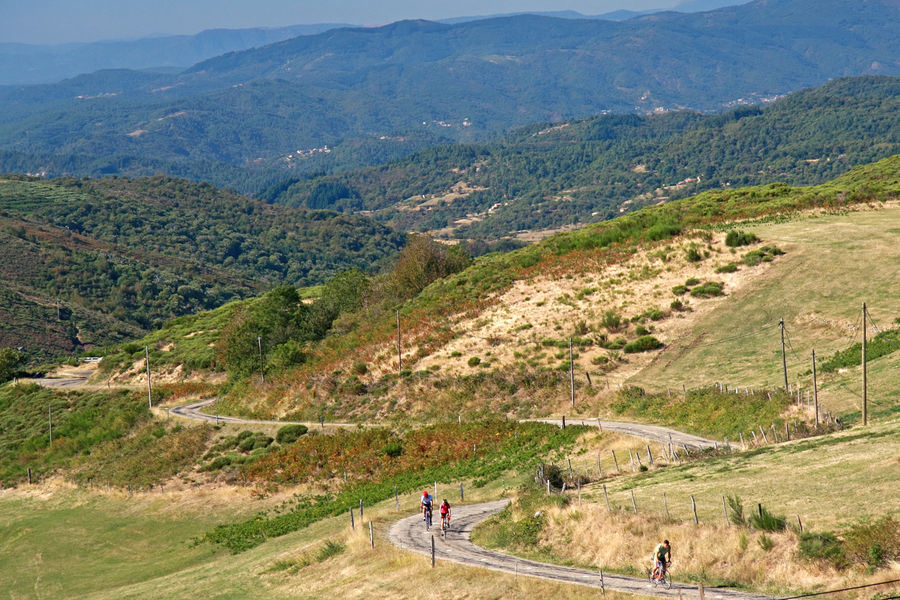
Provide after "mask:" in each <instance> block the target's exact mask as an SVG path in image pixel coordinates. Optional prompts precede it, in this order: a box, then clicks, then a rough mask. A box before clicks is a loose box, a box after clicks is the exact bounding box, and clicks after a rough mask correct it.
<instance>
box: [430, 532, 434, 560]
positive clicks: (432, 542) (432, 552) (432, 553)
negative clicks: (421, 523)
mask: <svg viewBox="0 0 900 600" xmlns="http://www.w3.org/2000/svg"><path fill="white" fill-rule="evenodd" d="M431 568H432V569H433V568H434V534H433V533H432V534H431Z"/></svg>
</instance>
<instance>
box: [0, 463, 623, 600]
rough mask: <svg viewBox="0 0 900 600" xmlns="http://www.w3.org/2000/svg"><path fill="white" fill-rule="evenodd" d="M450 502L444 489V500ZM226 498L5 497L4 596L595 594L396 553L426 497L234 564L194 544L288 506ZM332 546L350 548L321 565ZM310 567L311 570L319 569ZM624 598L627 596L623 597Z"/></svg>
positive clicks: (475, 492)
mask: <svg viewBox="0 0 900 600" xmlns="http://www.w3.org/2000/svg"><path fill="white" fill-rule="evenodd" d="M513 485H515V481H514V480H512V479H510V478H509V477H503V478H500V479H498V480H497V481H495V482H492V483H491V484H490V485H488V486H486V487H484V488H480V489H476V488H472V489H471V493H468V494H467V500H470V501H472V502H477V501H483V500H488V499H493V498H496V497H499V496H501V495H506V494H508V493H509V489H508V486H513ZM441 493H443V492H441ZM283 499H284V496H281V497H271V498H264V499H259V498H257V497H254V496H252V495H251V494H250V493H249V490H248V491H244V492H241V491H240V490H231V489H221V490H201V491H199V492H198V491H184V492H177V493H166V494H163V495H156V494H143V495H135V496H134V497H131V498H129V497H127V496H124V495H113V496H108V495H106V494H101V493H91V492H88V491H84V490H73V489H68V488H56V489H54V490H52V492H51V491H50V490H33V489H23V490H20V491H7V492H4V493H3V494H0V524H2V527H0V548H2V549H3V551H2V552H0V588H2V589H3V590H4V591H5V593H6V595H7V596H8V597H10V598H14V599H19V598H75V597H77V598H90V599H96V600H101V599H116V600H122V599H127V598H141V599H143V598H155V599H160V600H165V599H168V598H186V597H206V598H216V599H227V598H235V599H237V598H241V599H245V598H246V599H253V598H267V599H269V598H322V597H341V598H374V597H385V598H386V597H395V598H411V597H420V598H438V597H440V598H442V599H443V598H451V599H453V598H459V599H462V598H501V597H510V596H514V597H516V598H524V599H535V600H539V599H541V598H546V597H554V598H572V599H578V600H580V599H587V598H594V597H595V596H596V593H595V590H591V589H590V588H581V587H578V586H568V585H561V584H554V583H549V582H540V581H536V580H531V579H527V578H525V577H520V578H518V579H516V578H515V577H513V576H507V575H500V574H496V573H493V572H488V571H484V570H481V569H473V568H464V567H460V566H456V565H450V564H443V563H438V566H437V568H436V569H434V570H432V569H431V568H430V563H429V561H428V559H426V558H425V557H422V556H418V555H414V554H411V553H408V552H405V551H402V550H400V549H397V548H394V547H392V546H391V545H390V544H389V542H388V541H387V540H386V539H385V537H384V536H385V534H386V530H387V527H388V526H389V524H390V523H391V522H393V520H395V519H396V518H399V517H400V516H405V515H406V514H409V513H410V512H414V511H415V507H416V503H417V493H413V494H407V495H403V496H401V506H402V507H403V510H402V511H401V512H399V513H398V512H397V511H396V510H395V509H394V502H393V500H390V501H387V502H383V503H380V504H378V505H376V506H372V507H370V508H367V509H366V521H368V520H369V519H372V520H373V523H374V528H375V532H376V548H375V550H371V549H370V548H369V540H368V533H367V529H365V530H364V529H363V528H361V527H359V524H358V523H357V529H356V530H355V531H351V529H350V526H349V523H348V521H347V519H346V517H337V518H332V519H326V520H324V521H320V522H318V523H315V524H313V525H312V526H310V527H309V528H307V529H303V530H301V531H298V532H294V533H290V534H287V535H285V536H282V537H279V538H274V539H272V540H270V541H268V542H267V543H265V544H263V545H261V546H258V547H257V548H253V549H251V550H248V551H247V552H243V553H241V554H237V555H232V554H229V553H228V552H226V551H224V550H221V549H219V548H218V547H216V546H214V545H212V544H200V545H194V544H193V543H192V539H193V538H194V537H196V536H198V535H202V533H203V532H205V530H207V529H208V528H210V527H211V526H212V525H213V524H214V523H215V522H216V521H219V520H222V519H227V518H240V517H241V516H242V515H247V514H249V513H252V512H253V511H255V510H258V509H260V508H262V507H271V506H274V505H277V504H278V503H279V501H281V500H283ZM326 541H331V542H333V543H334V544H337V545H339V546H343V550H342V551H338V552H337V553H336V554H335V555H334V556H331V557H328V558H324V559H320V558H318V556H319V555H320V552H321V550H322V548H323V546H324V545H325V543H326ZM307 563H308V564H307ZM611 597H612V598H613V600H615V599H616V598H622V597H623V596H617V595H615V594H612V596H611Z"/></svg>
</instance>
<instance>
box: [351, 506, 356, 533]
mask: <svg viewBox="0 0 900 600" xmlns="http://www.w3.org/2000/svg"><path fill="white" fill-rule="evenodd" d="M350 529H356V523H355V522H354V521H353V509H352V508H351V509H350Z"/></svg>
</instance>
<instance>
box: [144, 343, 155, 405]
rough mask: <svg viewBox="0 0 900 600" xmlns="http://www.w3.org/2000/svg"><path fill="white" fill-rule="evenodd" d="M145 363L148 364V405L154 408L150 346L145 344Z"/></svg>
mask: <svg viewBox="0 0 900 600" xmlns="http://www.w3.org/2000/svg"><path fill="white" fill-rule="evenodd" d="M144 363H145V364H146V366H147V405H148V406H149V407H150V408H153V390H152V388H151V387H150V347H149V346H144Z"/></svg>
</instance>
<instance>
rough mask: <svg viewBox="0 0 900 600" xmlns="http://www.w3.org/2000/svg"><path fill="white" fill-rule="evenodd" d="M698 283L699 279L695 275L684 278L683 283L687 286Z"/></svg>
mask: <svg viewBox="0 0 900 600" xmlns="http://www.w3.org/2000/svg"><path fill="white" fill-rule="evenodd" d="M699 283H700V280H699V279H697V278H696V277H690V278H688V279H687V280H685V282H684V285H686V286H687V287H692V286H695V285H697V284H699Z"/></svg>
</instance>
